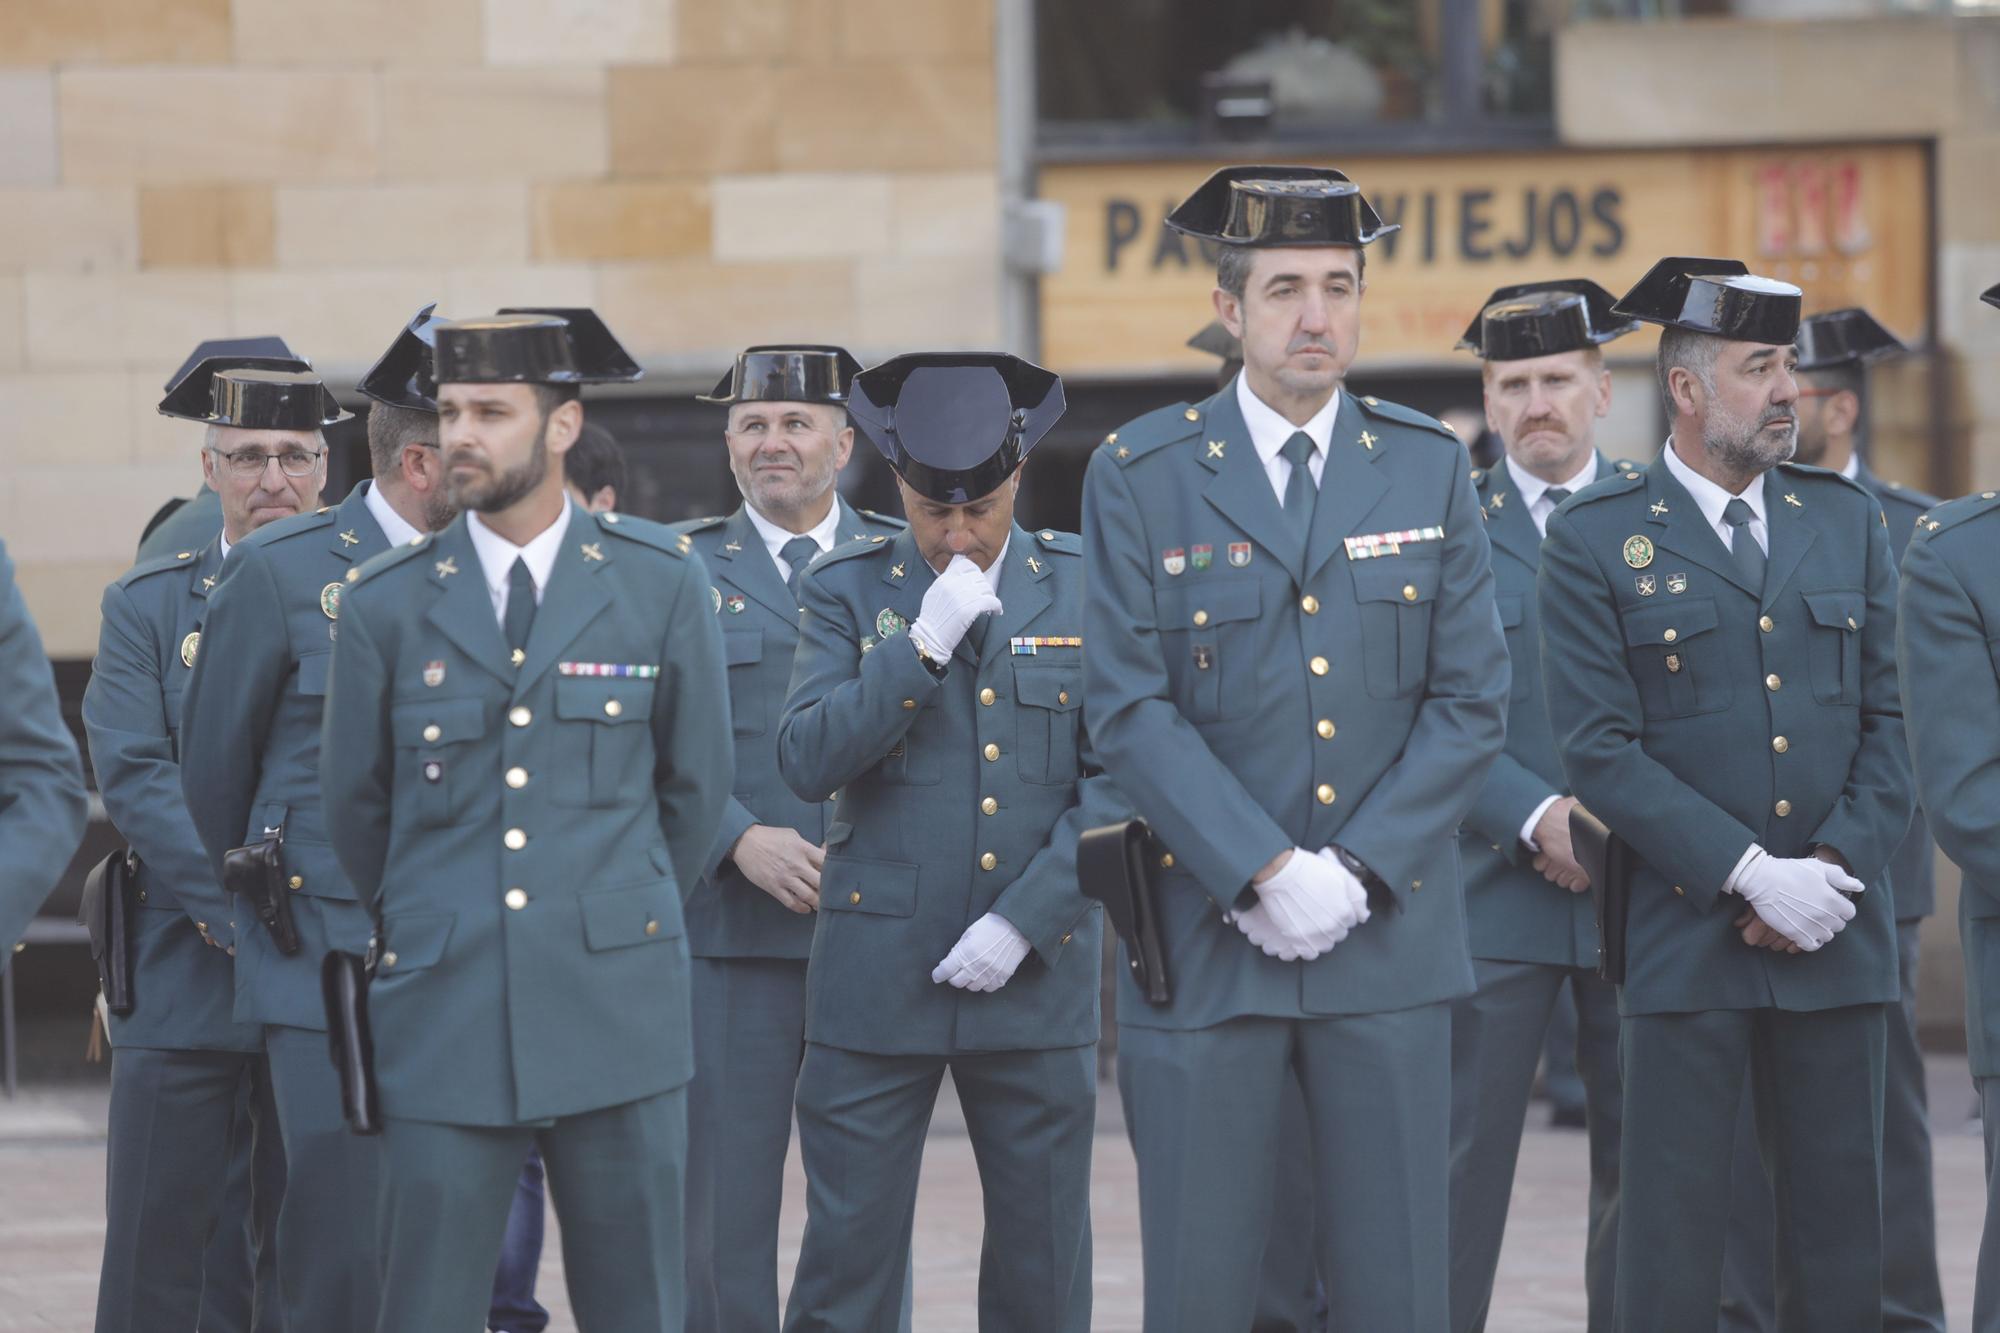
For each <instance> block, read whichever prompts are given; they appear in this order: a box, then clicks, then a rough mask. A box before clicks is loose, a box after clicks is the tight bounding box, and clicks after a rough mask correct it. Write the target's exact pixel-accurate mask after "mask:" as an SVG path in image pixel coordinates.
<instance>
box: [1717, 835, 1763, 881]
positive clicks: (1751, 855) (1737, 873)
mask: <svg viewBox="0 0 2000 1333" xmlns="http://www.w3.org/2000/svg"><path fill="white" fill-rule="evenodd" d="M1762 855H1764V849H1763V848H1762V847H1759V846H1758V845H1757V844H1756V843H1754V842H1753V843H1751V844H1750V845H1749V846H1748V847H1745V848H1744V849H1743V855H1741V856H1739V857H1737V858H1736V868H1735V869H1734V870H1732V871H1730V872H1729V878H1728V879H1725V880H1723V881H1722V891H1723V892H1724V893H1734V892H1736V883H1737V881H1738V880H1740V879H1742V878H1743V872H1744V871H1746V870H1748V869H1749V868H1750V863H1751V862H1752V861H1755V860H1756V859H1757V858H1758V857H1760V856H1762Z"/></svg>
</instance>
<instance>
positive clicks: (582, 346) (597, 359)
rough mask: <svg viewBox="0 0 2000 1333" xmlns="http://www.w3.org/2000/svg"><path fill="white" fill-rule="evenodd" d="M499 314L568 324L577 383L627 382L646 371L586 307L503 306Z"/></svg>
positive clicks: (608, 328)
mask: <svg viewBox="0 0 2000 1333" xmlns="http://www.w3.org/2000/svg"><path fill="white" fill-rule="evenodd" d="M500 313H501V314H503V315H554V316H555V317H556V318H557V319H560V320H564V321H566V322H567V323H568V324H569V341H570V348H571V353H572V356H573V358H574V361H575V365H576V372H577V376H578V378H577V380H576V381H575V382H576V383H578V384H629V383H631V382H632V381H633V380H636V379H639V378H640V377H641V376H643V375H644V374H645V373H646V372H645V371H644V370H641V369H640V368H639V363H638V362H637V361H634V360H633V359H632V354H631V353H630V352H627V351H626V350H625V348H624V346H623V345H622V344H620V343H619V341H618V339H616V338H614V337H612V336H611V329H610V327H609V326H608V325H606V324H605V322H604V320H603V318H602V317H601V316H599V315H598V313H597V312H596V311H595V310H592V309H590V308H589V307H588V306H534V305H528V306H507V307H505V308H503V309H502V310H501V311H500Z"/></svg>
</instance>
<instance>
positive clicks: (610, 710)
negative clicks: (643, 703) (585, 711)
mask: <svg viewBox="0 0 2000 1333" xmlns="http://www.w3.org/2000/svg"><path fill="white" fill-rule="evenodd" d="M624 711H625V705H624V704H621V703H619V702H618V701H617V700H616V699H606V700H605V701H604V716H606V717H617V716H618V715H619V714H620V713H622V712H624Z"/></svg>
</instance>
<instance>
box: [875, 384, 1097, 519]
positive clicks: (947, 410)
mask: <svg viewBox="0 0 2000 1333" xmlns="http://www.w3.org/2000/svg"><path fill="white" fill-rule="evenodd" d="M1064 405H1065V404H1064V398H1063V386H1062V378H1061V377H1060V376H1058V375H1057V374H1055V372H1053V371H1049V370H1044V369H1042V368H1041V367H1040V366H1038V365H1035V364H1034V363H1033V362H1029V361H1023V360H1021V358H1019V357H1017V356H1008V355H1006V354H1004V353H1001V352H918V353H914V354H912V355H909V356H899V357H897V358H895V359H894V360H892V361H884V362H883V363H882V364H881V365H879V366H871V367H870V368H869V369H867V370H864V371H862V372H861V373H860V374H859V375H856V376H855V377H854V383H853V386H852V388H851V389H850V391H849V395H848V400H847V410H848V412H849V413H850V414H851V415H852V416H853V418H854V421H855V424H856V425H858V426H860V427H861V431H862V433H863V434H864V435H866V436H867V437H868V439H869V441H870V442H871V443H873V444H874V446H875V447H876V448H877V449H879V450H880V451H881V453H882V456H883V457H884V458H886V459H888V460H889V466H890V467H892V468H894V469H895V470H896V475H897V476H899V477H901V478H902V479H903V480H904V481H906V482H908V483H909V484H910V488H911V489H912V490H914V491H916V492H917V494H919V495H922V496H925V497H927V498H929V499H932V500H936V501H937V502H938V503H940V504H954V505H955V504H968V503H970V502H971V501H973V500H977V499H978V498H979V497H980V496H982V495H988V494H991V493H992V492H993V491H994V490H996V489H998V487H999V485H1000V483H1001V482H1003V481H1005V480H1007V478H1008V477H1010V476H1012V475H1013V474H1014V471H1015V469H1017V468H1019V467H1020V466H1021V461H1022V460H1023V459H1025V458H1026V457H1027V456H1028V451H1029V450H1030V449H1033V448H1034V447H1035V445H1036V444H1038V443H1039V442H1040V441H1041V438H1042V437H1043V436H1044V435H1047V434H1048V433H1049V429H1050V427H1052V426H1054V425H1055V424H1056V422H1057V421H1058V420H1059V419H1061V417H1062V414H1063V408H1064Z"/></svg>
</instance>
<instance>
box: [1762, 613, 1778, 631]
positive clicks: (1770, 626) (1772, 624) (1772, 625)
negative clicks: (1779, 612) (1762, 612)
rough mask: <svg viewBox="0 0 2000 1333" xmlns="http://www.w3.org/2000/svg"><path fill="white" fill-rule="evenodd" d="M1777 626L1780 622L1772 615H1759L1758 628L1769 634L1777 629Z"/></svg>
mask: <svg viewBox="0 0 2000 1333" xmlns="http://www.w3.org/2000/svg"><path fill="white" fill-rule="evenodd" d="M1777 627H1778V623H1777V622H1776V621H1775V620H1772V619H1771V617H1769V616H1758V617H1757V628H1758V629H1760V630H1763V631H1764V632H1765V633H1766V634H1769V633H1770V632H1771V631H1772V630H1774V629H1776V628H1777Z"/></svg>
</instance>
